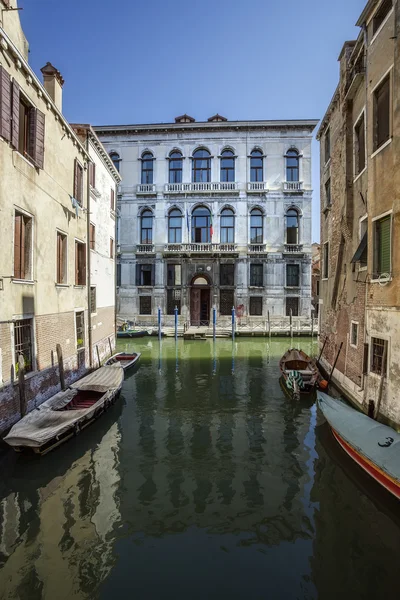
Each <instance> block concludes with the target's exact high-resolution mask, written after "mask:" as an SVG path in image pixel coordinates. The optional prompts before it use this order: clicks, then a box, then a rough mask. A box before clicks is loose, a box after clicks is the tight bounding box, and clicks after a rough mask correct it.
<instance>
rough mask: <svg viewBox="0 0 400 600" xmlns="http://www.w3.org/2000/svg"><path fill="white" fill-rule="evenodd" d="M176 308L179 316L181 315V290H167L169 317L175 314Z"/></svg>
mask: <svg viewBox="0 0 400 600" xmlns="http://www.w3.org/2000/svg"><path fill="white" fill-rule="evenodd" d="M175 306H176V307H177V308H178V315H180V314H181V290H180V289H177V290H167V315H174V314H175Z"/></svg>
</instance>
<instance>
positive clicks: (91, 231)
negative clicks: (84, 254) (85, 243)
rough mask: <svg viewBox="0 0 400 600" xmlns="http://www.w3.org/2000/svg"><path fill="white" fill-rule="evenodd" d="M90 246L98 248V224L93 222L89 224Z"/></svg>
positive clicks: (92, 248)
mask: <svg viewBox="0 0 400 600" xmlns="http://www.w3.org/2000/svg"><path fill="white" fill-rule="evenodd" d="M89 248H90V249H91V250H95V249H96V226H95V225H93V223H90V224H89Z"/></svg>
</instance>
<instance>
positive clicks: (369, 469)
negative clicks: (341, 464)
mask: <svg viewBox="0 0 400 600" xmlns="http://www.w3.org/2000/svg"><path fill="white" fill-rule="evenodd" d="M331 431H332V434H333V437H334V438H335V439H336V441H337V442H338V443H339V444H340V446H341V447H342V448H343V450H344V451H345V452H346V454H348V455H349V456H350V457H351V458H352V459H353V460H354V461H355V462H356V463H357V464H358V465H359V466H360V467H361V468H362V469H363V470H364V471H365V472H366V473H368V475H370V476H371V477H373V478H374V479H375V481H377V482H378V483H380V484H381V485H382V486H383V487H384V488H386V489H387V490H388V491H389V492H390V493H391V494H393V495H394V496H396V498H397V499H398V500H400V484H399V483H397V482H396V481H395V480H394V479H392V478H391V477H389V476H388V475H387V474H386V473H384V472H383V471H382V470H381V469H379V467H377V465H375V464H374V463H373V462H372V461H370V460H368V459H367V458H366V457H365V456H363V455H362V454H360V452H358V451H357V450H356V449H355V448H354V447H353V446H352V445H351V444H349V443H348V442H346V441H345V440H344V439H343V438H342V437H341V436H340V435H339V433H338V432H337V431H335V429H334V428H333V427H332V426H331Z"/></svg>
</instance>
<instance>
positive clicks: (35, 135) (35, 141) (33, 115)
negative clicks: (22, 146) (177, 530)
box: [28, 107, 45, 169]
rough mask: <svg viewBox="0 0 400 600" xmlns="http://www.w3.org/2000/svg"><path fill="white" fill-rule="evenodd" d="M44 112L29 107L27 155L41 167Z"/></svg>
mask: <svg viewBox="0 0 400 600" xmlns="http://www.w3.org/2000/svg"><path fill="white" fill-rule="evenodd" d="M44 120H45V116H44V114H43V113H42V112H41V111H40V110H38V109H37V108H34V107H32V108H31V109H30V132H29V149H28V152H29V156H31V158H33V160H34V162H35V165H36V166H37V167H39V169H43V160H44Z"/></svg>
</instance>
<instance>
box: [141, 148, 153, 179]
mask: <svg viewBox="0 0 400 600" xmlns="http://www.w3.org/2000/svg"><path fill="white" fill-rule="evenodd" d="M153 160H154V156H153V155H152V153H151V152H145V153H144V154H142V183H153Z"/></svg>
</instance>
